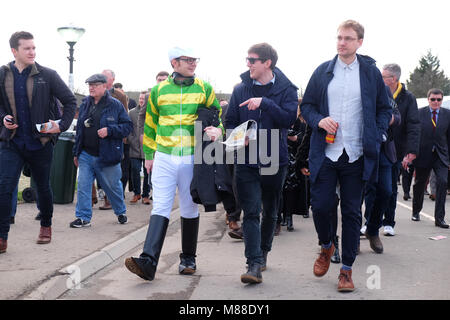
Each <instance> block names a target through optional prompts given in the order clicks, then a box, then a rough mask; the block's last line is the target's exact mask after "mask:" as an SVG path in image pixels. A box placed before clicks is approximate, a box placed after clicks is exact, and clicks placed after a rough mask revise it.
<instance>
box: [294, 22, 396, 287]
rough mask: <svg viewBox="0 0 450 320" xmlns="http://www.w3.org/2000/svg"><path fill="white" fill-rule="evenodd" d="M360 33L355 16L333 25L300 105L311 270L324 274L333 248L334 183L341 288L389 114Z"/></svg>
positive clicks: (349, 267)
mask: <svg viewBox="0 0 450 320" xmlns="http://www.w3.org/2000/svg"><path fill="white" fill-rule="evenodd" d="M363 39H364V28H363V26H362V25H361V24H359V23H358V22H356V21H353V20H347V21H345V22H343V23H342V24H341V25H340V26H339V28H338V34H337V52H338V54H337V56H336V57H335V58H334V59H333V60H330V61H327V62H325V63H323V64H322V65H320V66H319V67H318V68H317V69H316V70H315V71H314V73H313V75H312V77H311V79H310V81H309V84H308V86H307V88H306V91H305V95H304V96H303V101H302V104H301V106H300V108H301V112H302V115H303V117H304V119H305V120H306V122H307V123H308V125H309V126H311V128H312V136H311V146H310V152H309V169H310V171H311V176H310V181H311V208H312V211H313V218H314V225H315V228H316V231H317V233H318V236H319V240H320V243H321V244H322V249H321V253H320V255H319V258H318V259H317V260H316V261H315V264H314V275H315V276H317V277H322V276H324V275H325V274H326V272H327V271H328V267H329V265H330V260H331V257H332V255H333V253H334V250H335V248H334V244H333V242H332V237H333V236H334V235H333V234H332V231H331V230H332V228H331V212H332V210H333V209H334V204H335V199H334V198H335V193H336V186H337V184H338V183H339V186H340V194H341V213H342V237H341V238H342V263H343V266H342V268H341V270H340V274H339V278H338V279H339V282H338V291H341V292H345V291H353V290H354V285H353V281H352V278H351V276H352V265H353V263H354V261H355V258H356V254H357V248H358V245H359V229H360V226H361V219H362V218H361V197H362V190H363V185H364V182H365V181H374V180H376V178H377V175H378V173H377V172H378V157H379V152H380V145H381V143H382V141H383V135H385V132H386V130H387V128H388V124H389V120H390V119H391V116H392V108H391V107H390V105H389V100H388V95H387V92H386V89H385V85H384V82H383V79H382V76H381V73H380V71H379V70H378V69H377V67H376V65H375V60H373V59H372V58H370V57H368V56H362V55H359V54H356V51H357V50H358V49H359V48H360V47H361V45H362V43H363ZM327 134H329V135H328V138H327V137H326V136H327ZM333 135H334V136H335V137H333ZM327 142H328V143H327Z"/></svg>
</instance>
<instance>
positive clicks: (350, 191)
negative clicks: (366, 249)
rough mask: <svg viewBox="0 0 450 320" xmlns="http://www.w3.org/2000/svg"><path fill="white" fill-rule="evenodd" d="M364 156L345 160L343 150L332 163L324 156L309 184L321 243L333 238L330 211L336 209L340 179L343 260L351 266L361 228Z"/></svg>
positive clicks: (345, 155)
mask: <svg viewBox="0 0 450 320" xmlns="http://www.w3.org/2000/svg"><path fill="white" fill-rule="evenodd" d="M362 173H363V158H362V157H361V158H359V159H358V160H356V161H355V162H353V163H349V162H348V156H347V153H346V152H345V150H344V153H343V154H342V155H341V157H340V158H339V159H338V161H336V162H333V161H331V160H330V159H329V158H325V160H324V161H323V164H322V167H321V168H320V170H319V173H318V175H317V178H316V180H315V181H314V182H312V183H311V209H312V212H313V219H314V226H315V228H316V231H317V234H318V236H319V241H320V243H322V244H328V243H330V242H331V240H332V239H333V237H334V236H335V235H334V234H333V227H332V219H333V211H334V210H336V185H337V183H338V181H339V189H340V205H341V215H342V263H343V264H345V265H346V266H349V267H350V266H352V265H353V262H354V261H355V258H356V250H357V248H358V244H359V230H360V228H361V220H362V217H361V199H362V190H363V180H362Z"/></svg>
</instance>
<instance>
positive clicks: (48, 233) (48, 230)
mask: <svg viewBox="0 0 450 320" xmlns="http://www.w3.org/2000/svg"><path fill="white" fill-rule="evenodd" d="M51 240H52V227H41V230H40V231H39V237H38V239H37V241H36V243H38V244H47V243H50V241H51Z"/></svg>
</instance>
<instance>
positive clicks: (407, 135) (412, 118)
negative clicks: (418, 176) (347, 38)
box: [381, 63, 420, 236]
mask: <svg viewBox="0 0 450 320" xmlns="http://www.w3.org/2000/svg"><path fill="white" fill-rule="evenodd" d="M381 74H382V76H383V81H384V83H385V84H386V85H387V86H388V87H389V89H390V90H391V93H392V95H393V97H394V100H395V102H396V103H397V107H398V110H399V111H400V116H401V123H400V125H398V126H395V127H394V128H393V133H394V143H395V149H396V151H397V162H396V163H394V165H393V166H392V195H391V199H390V202H389V206H388V208H387V210H386V213H385V217H384V220H383V226H384V235H386V236H393V235H395V231H394V226H395V220H394V218H395V209H396V207H397V193H398V192H397V179H398V175H399V173H400V169H401V168H402V166H403V172H402V175H403V177H402V184H404V186H403V189H404V190H405V187H406V185H408V190H409V186H410V185H411V179H412V172H409V168H408V167H409V166H411V163H412V161H413V160H414V159H415V158H416V156H417V152H418V151H419V139H420V121H419V112H418V109H417V102H416V97H414V95H413V94H412V93H411V92H409V91H408V90H406V88H405V85H404V84H402V83H401V82H400V75H401V69H400V66H399V65H398V64H396V63H391V64H387V65H385V66H383V69H382V72H381ZM409 175H411V177H409ZM408 177H409V179H410V180H409V182H408V181H407V178H408ZM407 193H408V194H409V191H408V192H407ZM408 194H406V193H405V195H404V199H405V200H407V199H408V198H409V196H408Z"/></svg>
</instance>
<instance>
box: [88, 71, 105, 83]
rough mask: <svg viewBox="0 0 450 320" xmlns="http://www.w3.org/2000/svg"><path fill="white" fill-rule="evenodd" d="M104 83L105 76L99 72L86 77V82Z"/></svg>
mask: <svg viewBox="0 0 450 320" xmlns="http://www.w3.org/2000/svg"><path fill="white" fill-rule="evenodd" d="M98 82H101V83H106V77H105V76H104V75H103V74H101V73H96V74H94V75H92V76H90V77H89V78H87V79H86V83H98Z"/></svg>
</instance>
